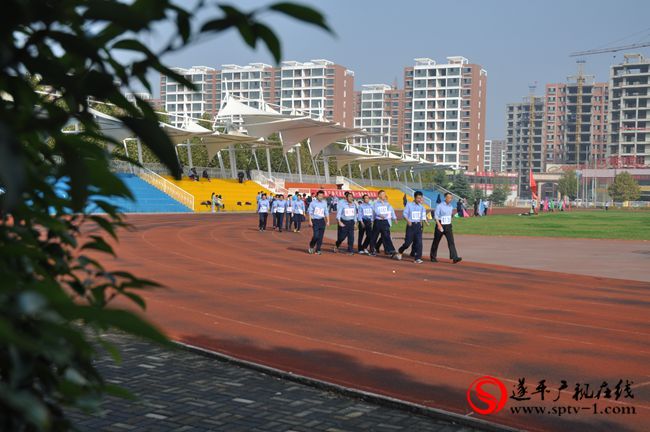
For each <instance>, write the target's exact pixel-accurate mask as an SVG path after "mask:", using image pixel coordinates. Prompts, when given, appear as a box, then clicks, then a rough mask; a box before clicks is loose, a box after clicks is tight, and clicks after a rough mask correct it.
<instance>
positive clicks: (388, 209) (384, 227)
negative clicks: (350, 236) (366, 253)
mask: <svg viewBox="0 0 650 432" xmlns="http://www.w3.org/2000/svg"><path fill="white" fill-rule="evenodd" d="M372 207H373V212H374V214H375V220H374V222H373V226H372V239H371V240H370V255H371V256H377V253H376V251H375V250H376V246H375V245H376V244H377V238H378V237H379V235H380V234H381V242H382V244H383V246H384V250H385V251H386V253H387V254H389V255H390V256H391V258H394V259H397V260H400V259H402V256H401V255H399V254H398V253H397V251H396V250H395V246H393V241H392V240H391V238H390V226H391V221H393V220H397V217H396V216H395V210H393V207H392V206H391V205H390V203H389V202H388V198H387V197H386V191H384V190H380V191H379V193H378V198H377V201H375V203H374V204H373V206H372Z"/></svg>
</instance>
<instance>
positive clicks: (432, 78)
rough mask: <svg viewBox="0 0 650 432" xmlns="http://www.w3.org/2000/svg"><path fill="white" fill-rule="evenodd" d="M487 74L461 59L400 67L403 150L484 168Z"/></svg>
mask: <svg viewBox="0 0 650 432" xmlns="http://www.w3.org/2000/svg"><path fill="white" fill-rule="evenodd" d="M486 90H487V72H486V71H485V70H484V69H482V68H481V67H480V66H479V65H476V64H470V63H469V60H468V59H466V58H465V57H447V62H446V63H443V64H438V63H436V62H435V61H434V60H432V59H430V58H418V59H415V65H414V66H409V67H406V68H405V69H404V131H403V135H402V136H403V140H404V141H403V145H404V151H405V152H406V153H409V154H411V155H413V156H421V157H425V158H426V159H428V160H430V161H433V162H437V163H439V164H445V165H449V166H454V167H459V168H461V169H465V170H471V171H476V170H481V169H482V168H483V143H484V136H485V100H486Z"/></svg>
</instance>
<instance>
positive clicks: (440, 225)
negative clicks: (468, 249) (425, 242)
mask: <svg viewBox="0 0 650 432" xmlns="http://www.w3.org/2000/svg"><path fill="white" fill-rule="evenodd" d="M451 198H452V197H451V194H450V193H449V192H447V193H446V194H445V202H444V203H441V204H440V205H438V206H437V207H436V210H435V212H434V214H433V218H434V219H435V221H436V229H435V234H434V235H433V243H432V244H431V262H438V260H437V259H436V256H437V255H438V245H439V244H440V240H441V239H442V236H445V237H446V238H447V246H448V247H449V259H451V260H452V261H453V262H454V264H456V263H459V262H461V261H462V260H463V259H462V258H461V257H459V256H458V252H456V244H455V243H454V233H453V231H452V229H451V220H452V216H453V212H454V208H453V207H452V206H451Z"/></svg>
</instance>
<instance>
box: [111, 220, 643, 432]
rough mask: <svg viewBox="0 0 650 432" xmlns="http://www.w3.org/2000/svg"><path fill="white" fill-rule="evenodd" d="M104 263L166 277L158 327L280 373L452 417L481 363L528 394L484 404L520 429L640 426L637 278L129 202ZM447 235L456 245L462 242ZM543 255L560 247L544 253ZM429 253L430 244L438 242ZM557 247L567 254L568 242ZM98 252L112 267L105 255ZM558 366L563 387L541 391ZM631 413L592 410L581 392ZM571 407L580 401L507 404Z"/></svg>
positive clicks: (462, 408)
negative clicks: (416, 258)
mask: <svg viewBox="0 0 650 432" xmlns="http://www.w3.org/2000/svg"><path fill="white" fill-rule="evenodd" d="M128 219H129V222H131V223H132V224H134V226H135V227H136V228H137V230H135V231H131V232H123V233H122V234H121V237H120V242H119V244H118V245H117V246H116V248H117V256H118V257H119V258H117V259H115V262H114V263H113V264H114V265H115V266H116V268H120V269H123V270H130V271H133V272H135V273H136V274H137V275H139V276H141V277H147V278H152V279H154V280H156V281H158V282H161V283H163V284H164V285H165V286H166V288H165V289H161V290H156V291H152V292H150V293H147V294H146V296H145V297H146V299H147V304H148V311H147V316H148V317H149V318H150V319H151V320H153V321H154V322H156V323H157V324H158V325H160V326H161V327H162V328H163V329H164V330H165V331H166V332H167V333H168V334H169V335H170V336H171V337H172V338H175V339H177V340H180V341H183V342H186V343H189V344H193V345H197V346H200V347H204V348H208V349H211V350H215V351H219V352H222V353H225V354H228V355H231V356H235V357H238V358H242V359H245V360H248V361H253V362H256V363H260V364H263V365H268V366H272V367H275V368H278V369H282V370H285V371H291V372H294V373H297V374H302V375H306V376H309V377H313V378H318V379H321V380H326V381H330V382H333V383H337V384H341V385H344V386H348V387H353V388H357V389H362V390H366V391H371V392H375V393H380V394H384V395H388V396H392V397H396V398H399V399H403V400H407V401H411V402H415V403H418V404H423V405H428V406H432V407H436V408H440V409H444V410H448V411H452V412H455V413H459V414H462V415H466V414H470V413H471V409H470V407H469V405H468V402H467V399H466V391H467V388H468V387H469V385H470V384H471V383H472V382H473V381H474V380H475V379H476V378H478V377H481V376H483V375H491V376H494V377H497V378H498V379H500V380H501V381H503V382H504V384H505V385H506V388H507V391H508V393H510V392H511V391H512V390H513V389H515V387H514V386H515V384H516V383H517V380H518V379H519V378H522V377H525V378H526V381H527V387H528V389H527V390H528V393H531V392H534V391H535V387H536V385H537V383H538V382H539V381H540V380H542V379H545V380H546V384H547V385H548V389H549V390H550V393H547V394H546V397H545V402H540V401H539V394H537V395H532V399H531V400H530V401H528V402H527V403H524V402H517V401H514V400H511V399H508V401H507V403H506V407H505V408H504V409H503V410H502V411H501V412H499V413H497V414H494V415H490V416H481V415H479V414H476V413H473V414H470V415H473V416H476V417H479V418H482V419H485V420H489V421H493V422H497V423H501V424H505V425H509V426H514V427H519V428H525V429H528V430H533V431H556V430H570V431H648V430H650V343H649V342H650V324H649V321H648V317H649V316H650V314H649V311H650V286H649V284H647V283H643V282H634V281H627V280H621V279H606V278H595V277H588V276H578V275H570V274H563V273H551V272H544V271H532V270H526V269H517V268H512V267H505V266H496V265H487V264H480V263H473V262H463V263H461V264H458V265H452V264H450V263H448V262H441V263H438V264H435V265H434V264H431V263H428V262H427V263H426V264H422V265H419V266H416V265H414V264H412V263H411V262H409V261H406V260H405V261H402V262H396V261H392V260H389V259H387V258H385V257H377V258H371V257H366V256H359V255H356V256H346V255H335V254H333V253H331V252H329V251H330V249H331V247H330V246H327V247H326V248H324V251H325V252H324V254H323V255H322V256H316V255H313V256H312V255H308V254H307V253H306V252H305V250H306V247H307V246H306V244H307V241H308V238H309V231H310V230H309V227H308V226H307V227H305V229H304V230H303V232H302V233H300V234H295V233H290V232H289V233H287V232H283V233H277V232H272V231H267V232H264V233H260V232H258V231H257V229H256V221H257V218H256V215H250V214H248V215H218V216H214V215H194V214H192V215H156V216H154V215H146V216H145V215H133V216H130V217H129V218H128ZM461 247H462V245H461ZM553 253H562V252H561V251H554V252H553ZM441 255H444V251H443V253H442V254H441ZM567 259H571V257H570V256H567ZM113 264H111V267H112V266H113ZM619 379H623V380H625V379H629V380H631V381H633V382H634V384H632V392H633V393H632V394H633V395H634V399H631V398H624V397H623V396H621V398H620V399H619V400H618V401H612V402H608V400H607V399H600V400H596V399H584V400H582V401H575V400H574V399H572V395H573V390H574V386H575V384H576V383H577V382H579V383H583V384H584V383H590V384H591V388H592V389H593V388H594V387H595V388H596V390H597V388H598V387H599V386H600V384H601V383H602V381H603V380H605V381H607V382H608V383H611V384H610V386H611V387H612V388H613V387H614V385H615V384H616V383H617V382H618V380H619ZM561 380H567V382H568V389H566V390H564V391H563V392H562V393H561V397H560V399H559V400H558V402H555V403H551V402H550V400H553V399H555V397H556V395H557V392H558V387H559V386H560V382H561ZM594 402H597V403H598V410H599V411H600V410H602V409H605V408H608V409H611V408H614V409H616V410H619V411H620V410H630V409H631V408H632V407H633V409H634V410H635V412H636V414H627V415H623V414H619V415H614V414H609V415H608V414H592V411H593V409H592V408H591V407H592V406H593V403H594ZM524 405H542V406H544V407H545V408H546V409H552V408H553V407H559V406H568V405H571V406H579V407H586V408H587V409H585V410H581V412H580V414H573V415H563V416H562V417H558V416H557V415H554V414H545V415H542V414H528V415H525V414H513V413H512V412H511V411H510V409H511V407H516V406H524Z"/></svg>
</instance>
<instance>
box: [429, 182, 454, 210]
mask: <svg viewBox="0 0 650 432" xmlns="http://www.w3.org/2000/svg"><path fill="white" fill-rule="evenodd" d="M422 193H423V194H424V196H425V197H427V198H429V199H430V200H431V202H432V203H433V208H435V207H436V200H437V199H438V194H440V199H441V200H442V201H444V199H445V192H444V191H443V190H441V189H438V188H437V187H436V186H435V185H434V187H433V189H424V190H423V191H422ZM456 202H457V200H456V198H454V199H452V200H451V205H453V206H454V207H456Z"/></svg>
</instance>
